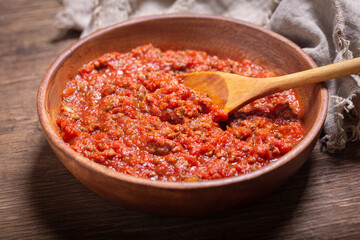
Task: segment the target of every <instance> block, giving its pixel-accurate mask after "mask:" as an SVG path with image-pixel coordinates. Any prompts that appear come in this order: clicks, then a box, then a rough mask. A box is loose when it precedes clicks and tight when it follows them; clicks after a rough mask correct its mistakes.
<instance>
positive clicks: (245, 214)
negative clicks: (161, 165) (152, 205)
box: [0, 0, 360, 239]
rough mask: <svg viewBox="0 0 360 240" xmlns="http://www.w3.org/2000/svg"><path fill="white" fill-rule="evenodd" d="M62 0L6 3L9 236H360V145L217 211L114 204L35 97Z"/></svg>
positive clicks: (3, 115) (5, 228) (0, 47)
mask: <svg viewBox="0 0 360 240" xmlns="http://www.w3.org/2000/svg"><path fill="white" fill-rule="evenodd" d="M60 8H61V6H60V5H59V3H58V2H57V1H55V0H53V1H50V0H49V1H26V0H12V1H0V104H1V107H0V180H1V181H0V239H79V238H86V239H92V238H109V239H112V238H117V239H142V238H145V239H185V238H187V239H189V238H191V239H215V238H217V239H219V238H220V239H246V238H249V239H250V238H251V239H360V143H353V144H349V146H348V148H347V149H346V150H345V151H344V152H342V153H340V154H336V155H328V154H326V153H323V152H321V146H320V144H318V145H317V146H316V147H315V149H314V150H313V152H312V154H311V157H310V158H309V159H308V161H307V162H306V164H305V165H304V166H303V167H302V168H301V169H300V171H299V172H298V173H297V174H296V175H295V176H294V177H293V178H291V179H290V180H289V181H288V182H286V184H285V185H284V186H282V187H281V188H280V189H279V190H277V191H276V192H274V193H273V194H271V195H270V196H268V197H266V198H264V199H262V200H260V201H259V202H257V203H254V204H252V205H250V206H248V207H245V208H241V209H237V210H235V211H232V212H226V213H222V214H217V215H213V216H206V217H196V218H194V217H192V218H176V217H162V216H152V215H146V214H144V213H140V212H135V211H132V210H128V209H125V208H123V207H121V206H117V205H114V204H111V203H109V202H108V201H106V200H104V199H102V198H100V197H99V196H97V195H96V194H94V193H93V192H91V191H90V190H88V189H87V188H86V187H84V186H83V185H82V184H80V183H79V182H78V181H77V180H76V179H75V178H74V177H73V176H72V175H71V174H70V173H69V172H68V171H67V170H66V168H65V167H64V166H63V165H62V164H61V163H60V162H59V161H58V160H57V158H56V156H55V155H54V153H53V151H52V150H51V148H50V146H49V145H48V143H47V142H46V140H45V138H44V136H43V133H42V131H41V127H40V124H39V122H38V118H37V113H36V106H35V99H36V92H37V88H38V85H39V83H40V80H41V78H42V76H43V74H44V73H45V71H46V69H47V68H48V67H49V65H50V63H51V62H52V60H53V59H54V58H55V57H56V56H57V55H58V54H59V53H60V52H61V51H62V50H64V49H65V48H66V47H67V46H69V44H71V43H72V42H74V41H75V40H76V38H78V37H79V34H78V33H76V32H68V33H67V34H65V35H64V36H62V37H59V33H58V31H57V30H56V29H54V27H53V25H52V23H53V17H54V15H55V14H56V12H57V11H58V10H59V9H60Z"/></svg>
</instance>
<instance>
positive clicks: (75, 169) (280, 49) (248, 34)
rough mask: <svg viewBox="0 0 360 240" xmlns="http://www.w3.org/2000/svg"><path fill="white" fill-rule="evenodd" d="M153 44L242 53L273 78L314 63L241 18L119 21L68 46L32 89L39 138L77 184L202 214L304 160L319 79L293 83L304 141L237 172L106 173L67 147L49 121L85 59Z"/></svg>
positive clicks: (169, 210)
mask: <svg viewBox="0 0 360 240" xmlns="http://www.w3.org/2000/svg"><path fill="white" fill-rule="evenodd" d="M148 43H152V44H153V45H154V46H155V47H159V48H161V49H162V50H166V49H195V50H204V51H206V52H208V53H209V54H212V55H217V56H219V57H222V58H232V59H235V60H236V59H241V58H244V57H245V58H248V59H250V60H252V61H254V62H255V63H257V64H260V65H263V66H265V67H266V68H268V69H269V70H271V71H273V72H275V73H276V74H277V75H282V74H286V73H292V72H297V71H301V70H305V69H309V68H314V67H316V64H315V63H314V62H313V60H312V59H311V58H310V57H309V56H308V55H307V54H305V53H304V52H303V51H302V50H301V49H300V48H299V47H298V46H297V45H295V44H294V43H292V42H291V41H289V40H288V39H286V38H284V37H282V36H280V35H278V34H276V33H274V32H272V31H270V30H267V29H264V28H261V27H258V26H255V25H252V24H249V23H245V22H242V21H239V20H234V19H229V18H224V17H219V16H204V15H194V14H172V15H159V16H150V17H144V18H139V19H133V20H129V21H125V22H122V23H119V24H116V25H113V26H110V27H107V28H105V29H102V30H100V31H97V32H95V33H93V34H91V35H89V36H87V37H85V38H83V39H80V40H79V41H77V42H76V43H74V44H73V45H72V46H71V47H69V48H68V49H67V50H65V51H64V52H63V53H62V54H61V55H60V56H59V57H58V58H57V59H56V60H55V61H54V62H53V63H52V65H51V66H50V68H49V69H48V71H47V73H46V74H45V76H44V78H43V80H42V82H41V85H40V87H39V91H38V97H37V107H38V114H39V118H40V122H41V124H42V127H43V130H44V133H45V136H46V138H47V140H48V142H49V144H50V146H51V147H52V148H53V149H54V151H55V153H56V155H57V156H58V158H59V159H60V160H61V162H62V163H63V164H64V165H65V166H66V167H67V168H68V170H69V171H70V172H71V173H72V174H73V175H74V176H75V177H76V178H77V179H78V180H79V181H80V182H82V183H83V184H85V185H86V186H87V187H89V188H90V189H91V190H93V191H94V192H96V193H98V194H99V195H100V196H102V197H104V198H107V199H108V200H110V201H112V202H115V203H118V204H120V205H122V206H125V207H129V208H133V209H137V210H143V211H147V212H151V213H156V214H165V215H202V214H210V213H215V212H219V211H223V210H228V209H232V208H234V207H239V206H242V205H244V204H247V203H250V202H253V201H254V200H257V199H259V198H261V197H263V196H265V195H267V194H269V193H271V192H272V191H274V190H275V189H276V188H278V187H279V186H280V185H281V184H282V183H284V181H286V180H287V179H288V178H289V177H290V176H292V175H293V174H294V173H295V172H296V171H297V170H298V169H299V168H300V167H301V166H302V165H303V163H304V162H305V160H306V159H307V158H308V156H309V154H310V152H311V151H312V149H313V147H314V145H315V143H316V141H317V139H318V137H319V133H320V131H321V128H322V125H323V122H324V120H325V116H326V112H327V103H328V92H327V90H326V89H325V88H324V87H323V86H322V85H320V84H318V85H313V86H309V87H304V88H299V89H298V94H299V96H300V98H301V101H302V104H303V107H304V110H305V111H304V113H305V117H304V119H305V132H306V133H305V134H306V135H305V138H304V139H303V140H302V141H301V142H300V143H299V144H298V145H297V146H296V147H295V148H294V149H293V150H291V151H290V152H289V153H287V154H286V155H284V156H283V157H281V158H280V159H278V160H277V161H276V162H274V163H272V164H270V165H268V166H266V167H263V168H261V169H259V170H257V171H254V172H252V173H249V174H245V175H242V176H237V177H230V178H225V179H220V180H212V181H204V182H195V183H194V182H192V183H189V182H180V183H179V182H158V181H153V180H148V179H141V178H136V177H133V176H129V175H124V174H121V173H118V172H115V171H113V170H110V169H108V168H106V167H104V166H102V165H99V164H97V163H95V162H92V161H90V160H88V159H87V158H85V157H83V156H82V155H80V154H79V153H76V152H75V151H73V150H72V149H70V148H69V147H67V146H66V145H65V143H64V141H63V140H62V139H61V137H60V136H59V128H58V126H57V125H56V123H55V120H56V118H57V117H58V113H59V107H60V102H61V92H62V91H63V89H64V88H65V84H66V82H67V81H68V80H69V79H70V78H71V77H73V76H75V75H76V73H77V70H78V69H79V68H80V67H81V66H82V65H83V64H85V63H88V62H89V61H91V60H93V59H95V58H97V57H99V56H101V55H102V54H104V53H106V52H111V51H119V52H124V51H129V50H131V49H132V48H135V47H137V46H139V45H143V44H148Z"/></svg>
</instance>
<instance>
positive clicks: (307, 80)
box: [271, 57, 360, 91]
mask: <svg viewBox="0 0 360 240" xmlns="http://www.w3.org/2000/svg"><path fill="white" fill-rule="evenodd" d="M359 72H360V57H358V58H353V59H350V60H346V61H343V62H338V63H334V64H330V65H326V66H322V67H318V68H313V69H309V70H305V71H302V72H297V73H292V74H289V75H284V76H279V77H273V78H271V85H272V86H273V87H274V88H276V89H277V90H279V91H281V90H286V89H289V88H295V87H302V86H305V85H310V84H315V83H319V82H323V81H326V80H329V79H333V78H339V77H343V76H347V75H350V74H355V73H359Z"/></svg>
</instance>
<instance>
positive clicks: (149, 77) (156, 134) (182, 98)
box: [57, 45, 303, 181]
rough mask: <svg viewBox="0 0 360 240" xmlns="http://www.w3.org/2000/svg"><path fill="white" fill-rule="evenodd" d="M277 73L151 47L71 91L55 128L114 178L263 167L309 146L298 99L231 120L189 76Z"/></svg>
mask: <svg viewBox="0 0 360 240" xmlns="http://www.w3.org/2000/svg"><path fill="white" fill-rule="evenodd" d="M196 71H222V72H230V73H235V74H240V75H244V76H250V77H258V78H262V77H271V76H274V74H273V73H271V72H269V71H268V70H266V69H264V68H262V67H260V66H258V65H256V64H254V63H253V62H251V61H249V60H241V61H233V60H230V59H219V58H218V57H216V56H210V55H208V54H207V53H206V52H202V51H195V50H185V51H173V50H167V51H164V52H163V51H161V50H160V49H158V48H155V47H154V46H152V45H144V46H140V47H137V48H135V49H133V50H132V51H130V52H126V53H118V52H112V53H107V54H105V55H103V56H101V57H99V58H98V59H95V60H93V61H91V62H89V63H88V64H85V65H84V66H83V67H82V68H81V69H80V70H79V72H78V75H76V77H75V78H73V79H72V80H70V81H69V82H68V83H67V86H66V89H65V90H64V91H63V93H62V98H63V100H62V103H61V108H60V113H59V117H58V119H57V124H58V126H59V127H60V134H61V137H62V138H63V140H64V141H65V142H66V143H67V144H68V146H69V147H70V148H72V149H73V150H75V151H76V152H78V153H81V154H82V155H84V156H85V157H87V158H88V159H90V160H92V161H94V162H97V163H99V164H102V165H104V166H106V167H108V168H111V169H113V170H115V171H118V172H121V173H124V174H129V175H133V176H136V177H141V178H148V179H152V180H158V181H202V180H212V179H219V178H226V177H231V176H237V175H241V174H245V173H249V172H252V171H254V170H256V169H259V168H261V167H264V166H266V165H268V164H270V163H271V162H273V161H276V159H277V158H279V157H280V156H282V155H284V154H285V153H287V152H289V151H290V150H291V149H292V148H294V146H295V145H296V144H297V143H299V141H301V139H302V138H303V126H302V121H301V119H302V109H301V105H300V103H299V101H298V99H297V97H296V94H295V92H294V91H293V90H288V91H284V92H280V93H276V94H273V95H270V96H267V97H265V98H261V99H259V100H256V101H254V102H252V103H250V104H248V105H246V106H245V107H243V108H242V109H240V110H238V111H237V112H236V113H234V114H233V115H232V116H230V117H229V116H228V115H227V114H226V113H225V112H224V111H223V110H222V109H220V108H219V107H218V106H216V105H214V104H213V103H212V101H211V99H209V98H208V97H207V96H206V95H205V94H202V93H199V92H196V91H193V90H192V89H189V88H187V87H185V86H184V85H183V84H182V81H183V78H182V76H181V74H183V73H189V72H196Z"/></svg>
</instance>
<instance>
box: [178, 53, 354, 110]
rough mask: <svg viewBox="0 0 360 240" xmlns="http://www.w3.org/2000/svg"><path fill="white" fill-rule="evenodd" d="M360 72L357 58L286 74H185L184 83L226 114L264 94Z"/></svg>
mask: <svg viewBox="0 0 360 240" xmlns="http://www.w3.org/2000/svg"><path fill="white" fill-rule="evenodd" d="M358 72H360V57H359V58H354V59H351V60H347V61H343V62H339V63H334V64H331V65H327V66H323V67H319V68H313V69H310V70H306V71H302V72H297V73H293V74H289V75H284V76H279V77H270V78H252V77H244V76H240V75H236V74H231V73H223V72H194V73H189V74H185V78H184V84H185V85H186V86H188V87H190V88H192V89H194V90H197V91H200V92H203V93H206V94H208V95H209V97H210V98H211V99H212V100H213V102H214V103H215V104H217V105H218V106H220V107H221V108H223V109H224V110H225V111H226V112H227V113H228V114H229V115H230V114H232V113H233V112H234V111H236V110H237V109H239V108H240V107H242V106H244V105H246V104H248V103H250V102H252V101H254V100H256V99H258V98H261V97H264V96H267V95H270V94H273V93H276V92H280V91H283V90H287V89H290V88H296V87H302V86H305V85H310V84H315V83H319V82H322V81H326V80H329V79H333V78H338V77H343V76H347V75H350V74H354V73H358Z"/></svg>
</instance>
